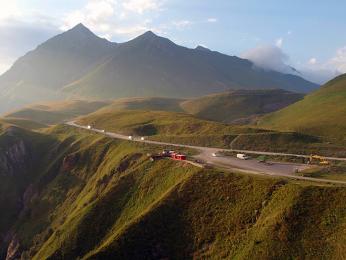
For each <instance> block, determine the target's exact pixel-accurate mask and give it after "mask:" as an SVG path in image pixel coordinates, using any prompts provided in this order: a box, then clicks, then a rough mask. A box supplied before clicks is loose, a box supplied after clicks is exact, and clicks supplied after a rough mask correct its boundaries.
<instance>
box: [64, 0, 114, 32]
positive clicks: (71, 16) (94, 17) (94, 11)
mask: <svg viewBox="0 0 346 260" xmlns="http://www.w3.org/2000/svg"><path fill="white" fill-rule="evenodd" d="M115 5H116V2H115V1H114V0H89V1H88V3H87V4H86V5H85V6H84V7H83V8H81V9H80V10H75V11H72V12H70V13H68V14H66V16H65V17H64V18H63V25H62V26H61V30H67V29H69V28H71V27H73V26H75V25H76V24H78V23H84V24H86V25H87V26H89V27H91V28H92V29H95V30H97V31H101V32H107V31H108V30H109V27H110V26H109V24H108V20H109V18H110V17H112V16H113V15H114V12H115V11H114V10H115Z"/></svg>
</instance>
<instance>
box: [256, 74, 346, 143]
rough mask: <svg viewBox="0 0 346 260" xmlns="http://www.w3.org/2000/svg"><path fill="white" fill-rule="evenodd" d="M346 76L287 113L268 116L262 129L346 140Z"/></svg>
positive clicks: (261, 123) (333, 81)
mask: <svg viewBox="0 0 346 260" xmlns="http://www.w3.org/2000/svg"><path fill="white" fill-rule="evenodd" d="M345 118H346V75H342V76H339V77H337V78H335V79H334V80H332V81H330V82H328V83H327V84H326V85H325V86H323V87H321V88H320V89H319V90H317V91H315V92H313V93H311V94H309V95H307V96H306V97H305V98H304V99H303V100H302V101H299V102H297V103H295V104H293V105H291V106H289V107H287V108H284V109H283V110H280V111H277V112H274V113H273V114H270V115H268V116H265V117H264V118H263V119H262V120H261V121H260V122H259V125H260V126H261V127H266V128H272V129H279V130H294V131H299V132H303V133H309V134H314V135H321V136H327V137H332V138H341V139H345V138H346V120H345Z"/></svg>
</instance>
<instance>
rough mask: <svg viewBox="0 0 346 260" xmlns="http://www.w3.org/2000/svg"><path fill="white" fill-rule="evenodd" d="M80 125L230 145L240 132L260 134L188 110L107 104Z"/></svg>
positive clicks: (155, 136)
mask: <svg viewBox="0 0 346 260" xmlns="http://www.w3.org/2000/svg"><path fill="white" fill-rule="evenodd" d="M78 123H79V124H81V125H92V126H93V127H95V128H98V129H104V130H106V131H109V132H115V133H122V134H125V135H134V136H150V138H151V139H156V140H165V141H170V142H173V143H174V142H180V143H188V144H198V145H205V146H221V147H224V146H226V147H228V145H229V144H230V142H231V141H232V140H233V139H234V138H235V137H236V136H237V135H238V134H240V133H260V132H264V131H263V130H260V129H254V128H248V127H242V126H231V125H227V124H222V123H218V122H214V121H207V120H203V119H199V118H197V117H194V116H192V115H188V114H185V113H176V112H166V111H144V110H117V109H113V108H112V107H106V108H104V109H100V110H99V111H97V112H95V113H92V114H89V115H87V116H85V117H82V118H80V119H79V120H78Z"/></svg>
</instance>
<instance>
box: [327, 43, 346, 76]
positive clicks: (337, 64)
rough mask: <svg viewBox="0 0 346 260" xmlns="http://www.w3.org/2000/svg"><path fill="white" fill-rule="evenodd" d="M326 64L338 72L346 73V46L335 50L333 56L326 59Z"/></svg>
mask: <svg viewBox="0 0 346 260" xmlns="http://www.w3.org/2000/svg"><path fill="white" fill-rule="evenodd" d="M328 65H330V66H332V67H334V68H335V69H336V70H337V71H339V72H342V73H346V46H344V47H342V48H340V49H338V50H337V51H336V54H335V56H334V57H333V58H331V59H330V60H329V61H328Z"/></svg>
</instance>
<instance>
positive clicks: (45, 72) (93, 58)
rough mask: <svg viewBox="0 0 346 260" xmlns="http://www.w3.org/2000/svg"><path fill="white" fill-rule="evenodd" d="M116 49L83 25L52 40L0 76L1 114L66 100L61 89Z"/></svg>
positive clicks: (112, 44)
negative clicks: (49, 101) (41, 103)
mask: <svg viewBox="0 0 346 260" xmlns="http://www.w3.org/2000/svg"><path fill="white" fill-rule="evenodd" d="M115 46H116V44H115V43H111V42H109V41H107V40H105V39H101V38H99V37H97V36H96V35H94V34H93V33H92V32H91V31H90V30H89V29H87V28H86V27H85V26H83V25H82V24H79V25H77V26H76V27H74V28H72V29H71V30H69V31H67V32H64V33H62V34H60V35H57V36H55V37H53V38H51V39H49V40H48V41H46V42H45V43H43V44H41V45H40V46H38V47H37V48H36V49H35V50H33V51H30V52H29V53H27V54H26V55H24V56H23V57H21V58H19V59H18V60H17V61H16V62H15V63H14V64H13V66H12V67H11V69H10V70H8V71H7V72H5V73H4V74H3V75H2V76H1V77H0V101H1V105H0V111H5V110H8V109H12V108H14V107H18V106H23V105H25V104H28V103H32V102H37V101H43V100H51V99H62V98H64V95H63V93H62V92H61V87H62V86H64V85H65V84H68V83H70V82H72V81H74V80H77V79H79V78H80V77H82V76H83V75H85V74H86V73H88V72H89V71H90V70H92V68H94V67H95V66H96V65H98V64H101V63H102V62H103V61H104V59H105V58H106V57H108V56H109V55H110V54H111V52H112V50H113V49H114V47H115Z"/></svg>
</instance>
